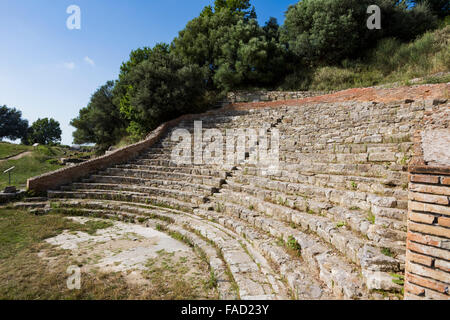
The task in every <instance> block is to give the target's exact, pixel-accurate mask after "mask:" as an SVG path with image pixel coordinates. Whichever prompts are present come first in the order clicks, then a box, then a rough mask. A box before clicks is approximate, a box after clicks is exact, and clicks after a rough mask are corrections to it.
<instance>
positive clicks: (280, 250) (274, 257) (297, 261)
mask: <svg viewBox="0 0 450 320" xmlns="http://www.w3.org/2000/svg"><path fill="white" fill-rule="evenodd" d="M194 212H195V214H196V215H199V216H201V217H204V218H206V219H208V220H212V221H214V222H216V223H219V224H220V225H222V226H223V227H225V228H227V229H231V230H233V231H234V232H236V233H237V234H239V235H240V236H242V237H244V238H245V239H247V240H248V241H249V242H250V243H251V244H252V245H253V246H254V247H255V248H256V249H257V250H258V251H259V252H260V253H261V254H262V255H264V256H265V257H266V258H267V259H268V260H269V261H270V263H271V264H272V265H274V266H275V268H276V270H277V271H278V272H280V274H281V275H282V276H283V278H284V279H285V281H286V282H287V283H288V284H289V286H290V288H291V290H292V292H293V293H294V296H295V297H296V298H297V299H307V300H313V299H319V298H320V299H329V298H330V297H331V296H329V292H328V291H329V290H330V291H331V288H328V289H327V288H324V287H323V284H322V283H321V282H320V281H318V280H317V279H318V278H319V274H318V273H315V272H311V269H310V267H309V265H307V264H306V263H305V262H304V261H303V259H302V258H301V257H297V256H294V254H288V253H287V252H286V249H285V247H284V246H282V245H281V244H279V242H280V241H279V239H275V238H274V237H272V236H270V235H269V234H267V233H262V232H260V231H258V229H256V228H254V227H253V226H250V225H249V224H248V223H246V222H244V221H242V220H237V219H235V218H233V217H230V216H224V215H222V214H220V213H217V212H215V211H206V210H203V209H195V210H194ZM346 291H347V290H346ZM342 293H343V292H340V294H339V295H338V296H342ZM356 296H357V294H355V295H354V296H352V297H356ZM327 297H328V298H327ZM346 298H351V297H350V296H348V297H346Z"/></svg>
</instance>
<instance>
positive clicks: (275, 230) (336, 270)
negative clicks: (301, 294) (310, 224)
mask: <svg viewBox="0 0 450 320" xmlns="http://www.w3.org/2000/svg"><path fill="white" fill-rule="evenodd" d="M221 206H222V207H221V212H220V214H222V215H225V216H227V217H230V216H234V217H237V218H239V219H241V220H244V221H246V222H248V223H249V224H250V225H251V226H254V227H255V228H259V229H261V230H263V231H266V232H268V233H269V234H270V235H272V236H273V237H276V238H282V239H283V240H284V241H289V239H291V238H294V239H295V240H296V241H297V243H298V244H299V245H300V247H301V252H302V257H303V258H304V260H305V261H306V262H307V263H308V264H309V266H310V268H312V269H315V270H318V272H319V275H320V279H321V280H322V281H324V282H325V283H326V284H327V285H328V287H329V288H332V290H333V291H334V294H335V295H337V296H345V297H347V298H357V297H361V296H364V294H365V293H364V292H366V290H367V289H368V290H379V289H381V290H400V286H398V285H396V284H394V283H393V282H392V277H391V276H390V275H391V271H389V272H386V271H379V270H377V269H384V267H383V263H382V261H378V260H377V259H378V258H380V255H379V254H378V253H377V251H376V250H374V248H373V247H371V246H368V245H365V246H364V247H363V248H362V250H361V257H362V259H363V261H364V267H363V268H361V267H360V266H357V265H355V264H353V263H351V262H348V260H347V259H346V258H343V257H341V255H340V254H339V253H338V252H336V250H335V248H334V247H332V246H330V245H329V244H327V243H325V242H323V241H322V240H320V238H318V237H316V236H314V234H309V233H308V231H306V233H304V232H302V231H301V230H299V229H298V227H297V226H296V225H292V226H287V225H286V224H285V223H283V222H281V221H278V220H276V219H273V218H269V217H263V216H260V215H258V214H255V213H254V212H252V211H251V210H248V209H245V208H243V207H239V206H237V205H235V204H230V203H226V204H225V205H221ZM230 206H231V207H235V209H237V210H235V209H234V210H231V211H230V210H228V209H229V207H230ZM293 227H294V228H293ZM344 241H345V240H344ZM381 259H382V260H384V258H383V257H381ZM380 262H381V266H380V265H379V264H380ZM392 262H393V264H397V262H395V261H393V259H392ZM370 265H372V266H373V267H374V269H375V270H371V269H370V268H367V267H368V266H370ZM380 267H381V268H380ZM389 269H391V268H389ZM358 270H361V271H360V272H361V273H362V274H363V278H362V279H361V273H360V272H359V271H358ZM361 281H362V282H361ZM362 283H364V285H362Z"/></svg>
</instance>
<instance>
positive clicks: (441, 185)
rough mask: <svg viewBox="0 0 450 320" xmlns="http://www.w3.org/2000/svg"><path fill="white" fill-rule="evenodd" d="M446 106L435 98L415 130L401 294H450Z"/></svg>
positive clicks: (441, 296)
mask: <svg viewBox="0 0 450 320" xmlns="http://www.w3.org/2000/svg"><path fill="white" fill-rule="evenodd" d="M449 118H450V107H449V104H448V103H447V104H445V103H444V104H440V103H438V101H436V102H435V103H434V106H433V107H432V108H431V109H430V110H427V111H426V113H425V115H424V119H423V125H422V126H421V130H420V131H418V132H417V133H416V135H415V139H414V142H415V146H414V152H415V158H414V159H413V161H412V163H411V165H410V168H409V172H410V173H409V203H408V233H407V244H406V268H405V299H439V300H449V299H450V295H449V290H450V204H449V202H450V201H449V200H450V128H449Z"/></svg>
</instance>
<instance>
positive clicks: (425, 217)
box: [408, 211, 436, 224]
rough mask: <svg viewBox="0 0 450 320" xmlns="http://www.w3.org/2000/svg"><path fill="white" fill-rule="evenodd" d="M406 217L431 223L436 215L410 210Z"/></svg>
mask: <svg viewBox="0 0 450 320" xmlns="http://www.w3.org/2000/svg"><path fill="white" fill-rule="evenodd" d="M408 218H409V219H410V220H412V221H415V222H422V223H427V224H433V223H434V220H435V218H436V217H435V216H432V215H430V214H426V213H417V212H414V211H411V212H409V213H408Z"/></svg>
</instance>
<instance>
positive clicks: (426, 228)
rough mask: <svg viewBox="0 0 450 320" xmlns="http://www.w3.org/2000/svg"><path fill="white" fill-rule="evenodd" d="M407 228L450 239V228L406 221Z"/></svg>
mask: <svg viewBox="0 0 450 320" xmlns="http://www.w3.org/2000/svg"><path fill="white" fill-rule="evenodd" d="M408 230H412V231H417V232H421V233H426V234H431V235H434V236H439V237H446V238H449V239H450V229H447V228H444V227H438V226H434V225H427V224H420V223H415V222H412V221H408Z"/></svg>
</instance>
